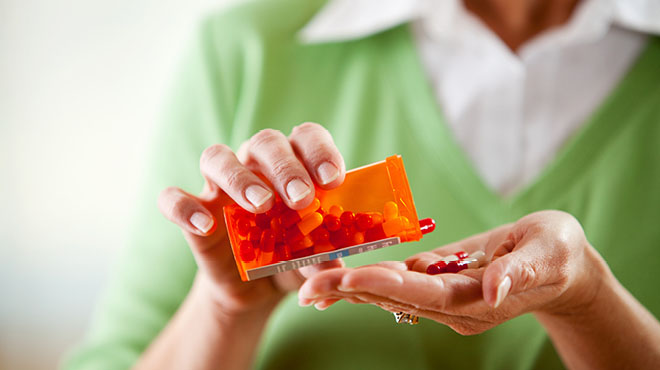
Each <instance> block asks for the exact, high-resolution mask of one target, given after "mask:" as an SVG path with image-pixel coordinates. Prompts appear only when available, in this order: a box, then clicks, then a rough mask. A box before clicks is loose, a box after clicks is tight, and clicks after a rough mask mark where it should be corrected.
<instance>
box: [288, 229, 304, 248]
mask: <svg viewBox="0 0 660 370" xmlns="http://www.w3.org/2000/svg"><path fill="white" fill-rule="evenodd" d="M304 237H305V235H303V233H301V232H300V230H299V229H298V228H297V227H296V226H293V227H290V228H288V229H286V230H284V235H283V239H284V241H285V242H286V243H287V244H289V245H293V244H295V243H297V242H299V241H301V240H302V239H303V238H304Z"/></svg>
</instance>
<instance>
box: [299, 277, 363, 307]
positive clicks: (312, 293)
mask: <svg viewBox="0 0 660 370" xmlns="http://www.w3.org/2000/svg"><path fill="white" fill-rule="evenodd" d="M349 270H351V269H348V268H336V269H331V270H326V271H322V272H319V273H318V274H316V275H314V276H312V277H310V278H309V279H307V281H305V283H304V284H303V285H302V286H301V287H300V289H299V290H298V304H300V305H301V306H307V305H309V304H311V303H312V302H315V301H316V300H318V299H319V298H321V297H323V296H327V295H329V294H333V293H339V291H338V290H337V286H338V285H339V283H340V282H341V279H342V278H343V276H344V274H345V273H346V272H347V271H349Z"/></svg>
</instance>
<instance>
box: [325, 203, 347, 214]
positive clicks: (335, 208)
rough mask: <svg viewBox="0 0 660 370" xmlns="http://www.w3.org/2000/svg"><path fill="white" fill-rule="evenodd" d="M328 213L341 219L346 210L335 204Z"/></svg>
mask: <svg viewBox="0 0 660 370" xmlns="http://www.w3.org/2000/svg"><path fill="white" fill-rule="evenodd" d="M328 213H329V214H331V215H335V216H337V217H341V214H342V213H344V208H343V207H342V206H340V205H336V204H335V205H333V206H332V207H330V209H329V210H328Z"/></svg>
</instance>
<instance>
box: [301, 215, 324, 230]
mask: <svg viewBox="0 0 660 370" xmlns="http://www.w3.org/2000/svg"><path fill="white" fill-rule="evenodd" d="M322 223H323V216H321V214H320V213H318V212H314V213H311V214H309V215H307V216H305V218H303V219H302V220H301V221H300V222H298V224H297V226H298V230H300V232H301V233H302V234H303V235H308V234H309V233H311V232H312V231H313V230H314V229H316V228H317V227H319V226H321V224H322Z"/></svg>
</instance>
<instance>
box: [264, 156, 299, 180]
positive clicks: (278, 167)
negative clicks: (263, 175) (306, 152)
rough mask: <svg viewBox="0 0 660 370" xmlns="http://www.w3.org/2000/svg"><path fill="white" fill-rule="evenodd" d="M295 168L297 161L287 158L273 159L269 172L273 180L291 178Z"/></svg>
mask: <svg viewBox="0 0 660 370" xmlns="http://www.w3.org/2000/svg"><path fill="white" fill-rule="evenodd" d="M296 167H297V160H295V159H293V158H290V157H288V156H283V157H279V158H275V159H273V161H272V162H271V163H270V171H271V174H272V175H273V177H274V178H276V179H283V178H288V177H291V176H292V173H293V172H294V171H295V169H296Z"/></svg>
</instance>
